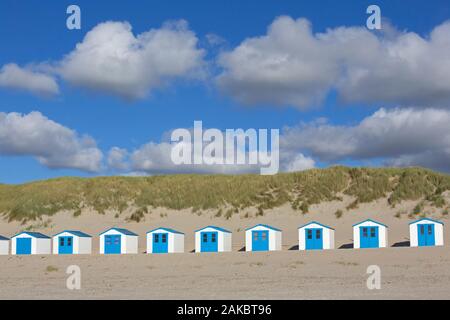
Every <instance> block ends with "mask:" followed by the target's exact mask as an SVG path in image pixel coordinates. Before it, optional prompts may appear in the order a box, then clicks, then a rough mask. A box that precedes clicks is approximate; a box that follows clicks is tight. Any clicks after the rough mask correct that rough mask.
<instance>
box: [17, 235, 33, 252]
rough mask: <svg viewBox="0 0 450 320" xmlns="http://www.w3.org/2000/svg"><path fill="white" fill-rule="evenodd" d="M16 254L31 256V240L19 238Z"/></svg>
mask: <svg viewBox="0 0 450 320" xmlns="http://www.w3.org/2000/svg"><path fill="white" fill-rule="evenodd" d="M16 254H31V238H17V240H16Z"/></svg>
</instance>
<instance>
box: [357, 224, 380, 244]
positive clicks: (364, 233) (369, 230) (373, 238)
mask: <svg viewBox="0 0 450 320" xmlns="http://www.w3.org/2000/svg"><path fill="white" fill-rule="evenodd" d="M359 241H360V247H361V248H378V247H379V237H378V227H360V228H359Z"/></svg>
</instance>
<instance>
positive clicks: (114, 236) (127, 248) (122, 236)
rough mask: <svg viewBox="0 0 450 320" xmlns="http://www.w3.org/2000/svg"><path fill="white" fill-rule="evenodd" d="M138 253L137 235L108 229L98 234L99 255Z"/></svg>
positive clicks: (117, 229) (120, 229)
mask: <svg viewBox="0 0 450 320" xmlns="http://www.w3.org/2000/svg"><path fill="white" fill-rule="evenodd" d="M127 253H138V235H137V234H135V233H133V232H131V231H130V230H127V229H123V228H110V229H108V230H106V231H104V232H102V233H101V234H100V254H127Z"/></svg>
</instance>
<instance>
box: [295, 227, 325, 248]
mask: <svg viewBox="0 0 450 320" xmlns="http://www.w3.org/2000/svg"><path fill="white" fill-rule="evenodd" d="M328 249H334V229H333V228H330V227H328V226H326V225H323V224H321V223H319V222H316V221H312V222H310V223H307V224H305V225H303V226H300V227H299V228H298V250H328Z"/></svg>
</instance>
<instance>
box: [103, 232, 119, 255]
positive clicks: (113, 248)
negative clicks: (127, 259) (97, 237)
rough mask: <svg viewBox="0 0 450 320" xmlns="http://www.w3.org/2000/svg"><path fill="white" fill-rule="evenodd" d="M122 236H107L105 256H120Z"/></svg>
mask: <svg viewBox="0 0 450 320" xmlns="http://www.w3.org/2000/svg"><path fill="white" fill-rule="evenodd" d="M121 240H122V239H121V235H118V234H113V235H105V254H120V253H121V250H120V245H121Z"/></svg>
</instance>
